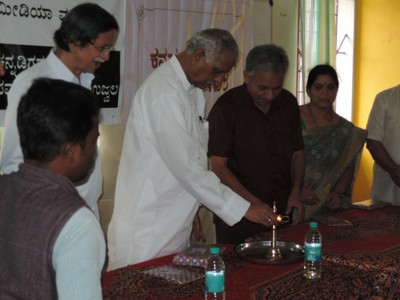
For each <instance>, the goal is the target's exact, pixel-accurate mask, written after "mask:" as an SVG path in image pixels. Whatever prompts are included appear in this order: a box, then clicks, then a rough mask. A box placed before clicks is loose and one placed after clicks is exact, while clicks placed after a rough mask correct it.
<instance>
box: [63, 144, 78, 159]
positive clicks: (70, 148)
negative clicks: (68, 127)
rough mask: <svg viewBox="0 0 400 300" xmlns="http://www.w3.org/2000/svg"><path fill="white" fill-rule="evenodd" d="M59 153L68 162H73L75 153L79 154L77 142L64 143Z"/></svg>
mask: <svg viewBox="0 0 400 300" xmlns="http://www.w3.org/2000/svg"><path fill="white" fill-rule="evenodd" d="M61 155H62V156H63V157H64V159H65V160H66V161H67V162H68V163H73V162H74V161H75V159H76V156H77V155H80V145H79V144H78V143H66V144H64V145H63V146H62V147H61Z"/></svg>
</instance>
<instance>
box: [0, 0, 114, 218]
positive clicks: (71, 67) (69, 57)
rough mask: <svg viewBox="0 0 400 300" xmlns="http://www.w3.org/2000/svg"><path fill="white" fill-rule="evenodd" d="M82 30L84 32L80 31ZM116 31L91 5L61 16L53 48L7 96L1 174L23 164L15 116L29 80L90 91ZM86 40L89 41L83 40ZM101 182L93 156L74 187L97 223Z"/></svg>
mask: <svg viewBox="0 0 400 300" xmlns="http://www.w3.org/2000/svg"><path fill="white" fill-rule="evenodd" d="M87 24H90V26H87ZM82 28H84V29H85V30H87V32H82ZM118 31H119V27H118V23H117V21H116V19H115V18H114V16H112V15H111V14H110V13H109V12H107V11H106V10H105V9H103V8H102V7H100V6H99V5H97V4H94V3H84V4H81V5H77V6H75V7H74V8H73V9H71V10H70V11H69V12H68V14H67V15H65V17H64V18H63V21H62V22H61V26H60V28H59V29H58V30H56V32H55V34H54V40H55V42H56V48H54V49H52V50H51V51H50V53H49V55H48V56H47V58H46V59H45V60H44V61H42V62H40V63H38V64H36V65H34V66H32V67H31V68H29V69H27V70H25V71H23V72H22V73H21V74H19V75H18V76H17V77H16V79H15V80H14V82H13V84H12V86H11V89H10V91H9V92H8V94H7V100H8V106H7V110H6V116H5V121H4V135H3V141H2V145H1V157H0V171H1V172H3V173H4V174H9V173H11V172H15V171H17V170H18V165H19V164H20V163H21V162H22V161H23V155H22V151H21V146H20V144H19V134H18V130H17V121H16V120H17V117H16V116H17V108H18V104H19V102H20V98H21V96H22V95H23V94H24V93H25V92H26V91H27V90H28V88H29V87H30V86H31V84H32V81H33V80H34V79H36V78H39V77H48V78H53V79H61V80H65V81H68V82H72V83H76V84H80V85H81V86H83V87H85V88H88V89H91V83H92V80H93V78H94V75H93V74H92V73H93V72H94V71H95V70H96V69H97V68H98V67H100V65H101V64H102V63H103V62H105V61H107V60H108V59H109V58H110V53H109V52H110V49H112V47H113V46H114V45H115V43H116V40H117V37H118ZM77 36H78V37H79V38H81V39H82V40H79V39H78V38H77ZM87 38H90V39H91V40H90V41H87V40H86V39H87ZM102 183H103V175H102V170H101V160H100V156H99V155H97V157H96V162H95V165H94V168H93V170H92V172H91V173H90V176H89V177H88V178H87V179H86V180H84V181H83V182H81V183H78V184H77V186H76V187H77V190H78V192H79V194H80V196H81V197H82V198H83V199H84V200H85V201H86V203H87V204H88V206H89V207H90V208H91V209H92V210H93V212H94V214H95V215H96V218H97V219H98V220H99V210H98V205H97V201H98V199H99V197H100V195H101V193H102Z"/></svg>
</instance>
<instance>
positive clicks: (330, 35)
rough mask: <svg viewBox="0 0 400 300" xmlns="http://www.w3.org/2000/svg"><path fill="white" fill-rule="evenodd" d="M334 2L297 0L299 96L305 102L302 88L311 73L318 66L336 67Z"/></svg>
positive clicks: (331, 0)
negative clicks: (298, 10)
mask: <svg viewBox="0 0 400 300" xmlns="http://www.w3.org/2000/svg"><path fill="white" fill-rule="evenodd" d="M335 6H336V0H317V1H316V0H299V9H300V19H301V22H300V23H299V25H300V45H299V48H300V56H301V57H300V59H301V65H300V68H301V70H300V73H301V74H302V76H299V87H300V89H301V91H303V93H300V94H299V95H298V98H299V99H298V100H299V103H300V104H304V103H306V102H308V100H306V99H305V98H306V97H305V95H306V93H305V90H306V88H305V85H306V82H307V77H308V73H309V71H310V69H311V68H312V67H314V66H315V65H318V64H330V65H332V66H333V67H335V65H336V25H335V24H336V15H335V11H336V7H335Z"/></svg>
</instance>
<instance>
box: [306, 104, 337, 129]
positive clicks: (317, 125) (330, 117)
mask: <svg viewBox="0 0 400 300" xmlns="http://www.w3.org/2000/svg"><path fill="white" fill-rule="evenodd" d="M307 107H308V111H309V112H310V115H311V119H312V120H313V122H314V125H315V126H316V127H322V126H327V125H329V124H331V123H332V120H333V113H331V114H330V116H329V119H328V120H327V121H326V123H325V124H323V125H320V124H318V123H317V119H315V117H314V114H313V112H312V109H311V105H310V103H308V104H307Z"/></svg>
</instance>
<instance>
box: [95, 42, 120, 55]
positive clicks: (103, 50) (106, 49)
mask: <svg viewBox="0 0 400 300" xmlns="http://www.w3.org/2000/svg"><path fill="white" fill-rule="evenodd" d="M89 44H90V45H92V46H93V47H94V48H95V49H96V50H97V51H99V52H100V53H106V52H108V53H110V52H111V51H114V46H103V47H99V46H96V45H95V44H94V43H93V42H89Z"/></svg>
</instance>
